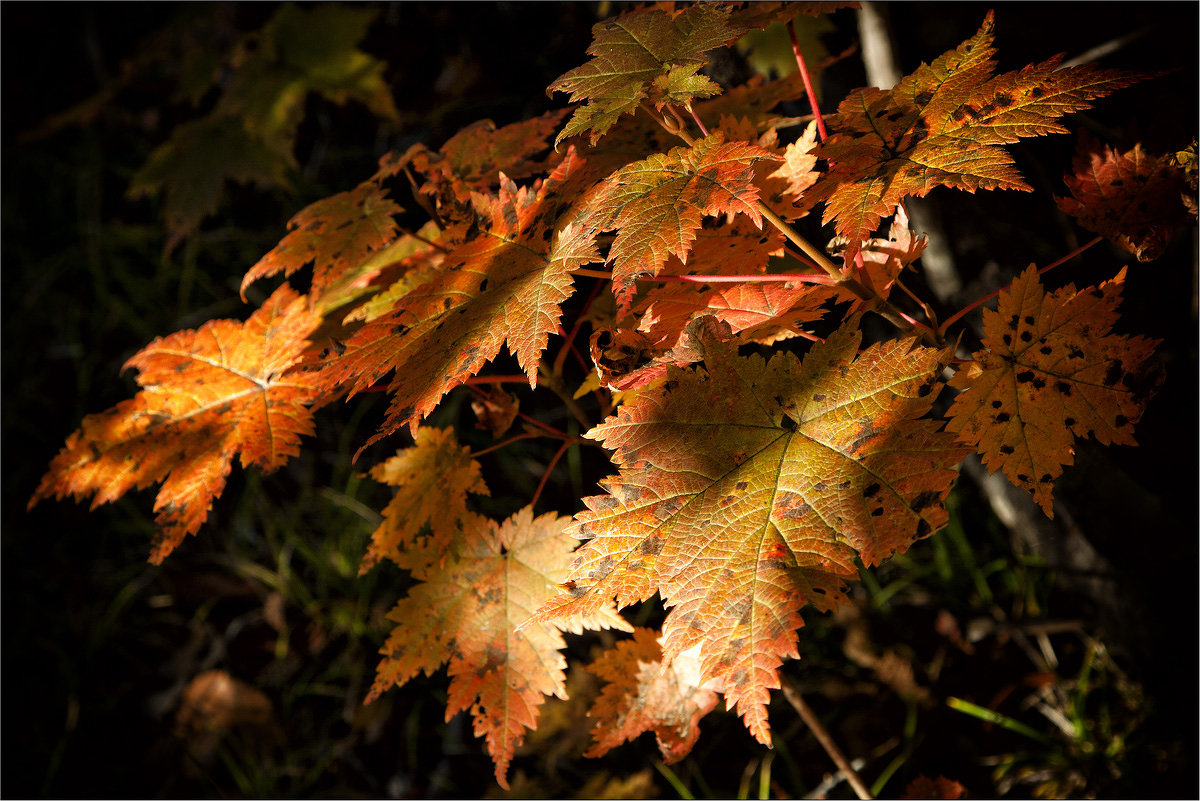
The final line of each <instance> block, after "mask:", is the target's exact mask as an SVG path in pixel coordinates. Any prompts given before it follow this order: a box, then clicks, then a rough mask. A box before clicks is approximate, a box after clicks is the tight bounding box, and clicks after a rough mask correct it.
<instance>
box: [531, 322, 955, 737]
mask: <svg viewBox="0 0 1200 801" xmlns="http://www.w3.org/2000/svg"><path fill="white" fill-rule="evenodd" d="M855 322H856V321H851V323H850V324H848V325H846V326H843V327H842V328H841V329H839V330H838V331H837V332H835V334H833V335H832V336H831V337H830V338H829V339H828V340H827V341H826V342H825V343H823V344H819V345H816V346H814V347H813V349H812V350H811V351H810V352H809V354H808V356H807V357H806V358H805V359H804V361H803V363H800V362H799V361H798V360H797V359H796V357H795V356H794V355H792V354H790V353H786V352H785V353H779V354H777V355H776V356H775V357H773V358H772V359H771V361H770V362H764V361H763V360H762V359H761V358H759V357H757V356H752V357H750V358H740V357H738V356H736V354H735V352H734V350H733V348H732V347H731V346H730V345H728V344H723V343H719V342H712V343H709V344H707V345H706V352H705V354H704V355H705V359H704V368H703V369H700V368H693V369H690V370H686V371H680V370H676V369H672V370H670V371H669V372H668V379H667V382H666V384H665V385H664V386H663V387H662V388H661V389H660V390H658V391H647V392H643V393H640V394H639V395H637V396H636V397H635V399H634V400H633V401H631V402H628V403H626V404H625V405H623V406H622V407H621V409H620V410H619V412H618V414H617V416H615V417H612V418H609V419H608V420H607V421H606V422H605V423H603V424H602V425H600V426H599V427H597V428H595V429H593V430H592V431H590V432H589V433H588V435H587V436H588V437H589V438H592V439H597V440H599V441H601V442H603V443H604V445H605V447H607V448H610V449H612V450H613V451H614V454H613V459H614V461H615V462H616V464H617V465H618V467H619V468H620V475H619V476H616V477H612V478H609V479H606V480H605V481H604V482H603V484H604V486H605V487H606V489H607V490H608V492H609V494H608V495H603V496H598V497H592V498H587V499H585V502H586V503H587V505H588V511H585V512H582V513H580V514H579V515H577V516H576V528H577V530H578V534H579V536H581V537H590V538H591V539H590V540H589V541H588V542H587V543H586V544H585V545H584V546H583V547H581V548H580V550H579V552H578V555H577V558H576V560H575V563H574V566H573V568H572V570H571V575H570V581H569V583H568V585H567V591H566V592H564V593H562V594H561V595H560V596H559V597H558V598H556V599H554V600H553V601H552V602H551V603H549V604H547V605H546V606H545V607H544V608H543V609H542V610H541V611H539V613H538V615H537V616H536V617H535V618H534V619H535V620H541V619H554V618H555V617H556V616H557V615H560V614H579V613H587V612H588V611H590V610H592V609H595V608H601V607H603V606H604V605H606V604H607V603H608V602H609V601H610V600H612V599H614V598H615V599H616V601H617V603H618V604H619V605H622V606H623V605H626V604H630V603H635V602H637V601H641V600H644V599H646V598H648V597H650V596H651V595H652V594H653V593H654V592H655V591H658V592H660V593H661V594H662V597H663V600H664V602H665V603H666V604H667V605H668V606H670V607H673V608H672V609H671V611H670V614H669V615H668V617H667V619H666V622H665V624H664V626H663V631H664V634H665V639H664V645H663V650H664V654H665V657H666V659H667V660H670V659H671V658H673V657H675V656H676V655H678V654H680V653H682V652H683V651H686V650H687V649H689V648H692V647H693V646H696V645H699V646H700V648H701V651H700V653H701V671H702V676H703V677H704V678H705V680H708V679H716V680H719V681H721V682H723V683H724V692H725V694H726V702H727V703H728V704H729V705H731V706H733V705H735V704H736V706H737V709H738V711H739V713H741V714H742V716H743V717H744V719H745V721H746V724H747V726H748V727H749V728H750V730H751V732H753V733H754V735H755V736H756V737H757V738H758V739H759V740H760V741H762V742H764V743H769V742H770V735H769V732H768V726H767V719H766V705H767V702H768V700H769V690H770V689H772V688H777V687H778V686H779V680H778V675H777V672H776V670H777V668H778V666H779V665H780V663H781V660H782V659H784V658H788V657H792V658H795V657H796V656H797V655H798V654H797V651H796V630H797V629H798V628H799V627H800V626H801V625H802V624H803V621H802V619H801V617H800V614H799V613H800V609H801V608H802V607H803V606H805V605H806V604H813V605H815V606H816V607H817V608H818V609H822V610H828V609H830V608H832V607H833V606H834V605H835V604H836V603H838V602H839V599H840V598H841V597H842V594H843V592H844V585H843V581H844V580H845V579H846V578H848V577H851V576H854V575H856V574H857V567H856V565H855V560H856V558H861V560H862V561H863V562H864V563H865V564H868V565H873V564H878V563H879V562H881V561H882V560H884V559H886V558H888V557H889V556H891V555H892V554H894V553H896V552H898V551H903V550H904V549H906V548H908V546H909V545H910V544H911V543H912V542H913V541H914V540H915V539H917V538H919V537H923V536H927V535H929V534H931V533H932V532H933V531H934V530H936V529H937V528H938V527H939V526H941V525H942V524H943V523H944V522H945V521H946V518H947V514H946V511H945V509H944V508H943V506H942V501H943V499H944V498H945V496H946V494H947V493H948V492H949V491H950V487H951V485H952V484H953V481H954V478H955V473H954V471H953V470H951V469H950V467H951V466H952V465H954V464H955V463H957V462H958V461H959V459H961V458H962V456H963V455H965V454H966V453H967V452H968V450H967V449H966V448H962V447H960V446H957V445H955V444H954V442H953V439H954V438H953V437H952V436H950V435H948V434H943V433H940V432H939V431H938V430H937V426H936V425H935V424H934V423H931V422H928V421H922V420H917V419H916V418H918V417H920V416H921V415H922V414H924V412H925V411H927V410H928V408H929V406H930V404H931V403H932V400H933V398H934V396H935V395H936V391H935V389H936V388H937V387H938V383H937V380H936V378H937V375H938V373H939V372H940V369H941V363H942V359H944V357H945V354H944V353H942V352H940V351H935V350H931V349H925V348H920V347H917V346H916V345H915V341H914V340H897V341H893V342H889V343H883V344H878V345H873V346H871V347H870V348H868V349H866V350H865V351H864V352H862V353H861V354H858V355H857V356H856V353H857V348H858V343H859V340H860V338H861V335H860V334H859V333H858V332H857V331H856V330H855V329H854V324H855Z"/></svg>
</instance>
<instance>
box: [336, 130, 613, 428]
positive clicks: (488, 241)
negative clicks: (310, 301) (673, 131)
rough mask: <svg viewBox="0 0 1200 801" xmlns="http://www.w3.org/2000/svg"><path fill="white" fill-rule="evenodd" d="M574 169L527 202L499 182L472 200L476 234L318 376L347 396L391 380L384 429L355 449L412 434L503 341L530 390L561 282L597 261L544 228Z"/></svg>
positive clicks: (568, 164) (576, 242)
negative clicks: (402, 429) (476, 207)
mask: <svg viewBox="0 0 1200 801" xmlns="http://www.w3.org/2000/svg"><path fill="white" fill-rule="evenodd" d="M580 161H581V160H580V159H579V158H578V157H577V156H575V155H574V152H573V151H571V152H569V153H568V157H567V158H565V159H564V160H563V162H562V163H561V164H560V165H559V166H558V167H557V168H555V171H554V173H552V174H551V176H550V177H549V178H548V179H547V180H546V181H545V182H544V183H543V184H542V185H541V187H540V188H539V189H538V191H537V192H536V193H534V192H532V191H530V190H529V188H528V187H522V188H520V189H518V188H517V187H516V185H515V184H513V183H512V182H511V181H508V180H507V179H506V178H503V176H502V180H501V189H500V193H499V195H498V196H496V197H490V198H489V197H483V196H477V201H478V202H479V203H480V205H481V206H482V207H483V208H484V209H485V210H486V211H487V213H488V219H487V220H486V226H487V227H486V230H483V231H481V232H480V234H479V236H477V237H476V238H474V239H471V240H469V241H467V242H465V243H463V244H461V245H459V246H458V247H456V248H454V249H453V250H451V251H450V252H449V253H447V254H446V255H445V257H444V260H443V263H442V267H441V269H440V271H439V273H438V274H437V275H436V277H434V278H433V279H432V280H430V281H429V282H428V283H426V284H424V285H422V286H421V287H420V288H418V289H416V290H414V291H411V292H409V293H408V294H406V295H404V296H403V297H401V298H400V299H399V300H398V301H397V302H396V305H395V307H394V309H393V311H392V312H391V313H390V314H386V315H381V316H379V317H377V318H375V319H373V320H372V321H371V322H369V323H367V324H366V325H365V326H363V327H362V328H361V329H360V330H359V331H358V332H357V333H355V335H354V336H353V337H351V338H350V340H349V341H348V342H347V343H346V346H345V350H344V352H342V353H341V354H340V355H338V356H337V357H335V358H333V359H332V360H331V361H330V362H329V363H328V364H327V365H326V367H325V368H324V369H323V370H322V382H323V385H324V386H327V387H330V388H331V389H332V388H343V389H347V390H348V391H349V392H351V393H352V394H353V393H354V392H359V391H361V390H363V389H365V388H366V387H368V386H370V385H371V384H372V383H374V382H375V381H377V380H378V379H379V378H381V377H382V376H384V375H386V374H387V373H388V372H389V371H392V370H395V371H396V376H395V378H394V379H393V381H392V383H391V385H390V387H389V390H390V391H391V392H393V393H394V396H393V398H392V402H391V405H390V407H389V409H388V418H387V421H386V422H385V423H384V426H383V428H382V429H381V430H380V431H379V432H378V433H376V434H375V435H374V436H373V437H372V438H371V439H370V440H369V441H368V442H367V444H366V445H364V446H363V447H364V448H365V447H367V446H369V445H370V444H372V443H374V442H377V441H378V440H380V439H382V438H383V437H385V436H387V435H389V434H390V433H391V432H393V431H394V430H395V429H396V428H398V427H399V426H401V425H404V424H406V423H407V424H409V425H410V426H412V427H413V428H414V430H415V427H416V424H417V421H418V420H419V419H420V418H422V417H424V416H425V415H426V414H428V413H429V412H430V411H431V410H432V409H433V408H434V406H436V405H437V403H438V401H439V400H440V399H441V397H442V396H443V395H445V394H446V393H447V392H449V391H450V390H451V389H453V388H454V387H456V386H459V385H460V384H462V383H463V382H465V381H466V379H467V378H468V377H470V376H471V375H473V374H475V373H476V372H478V371H479V369H480V368H481V367H482V366H483V365H484V364H486V363H487V362H488V361H489V360H491V359H493V358H494V357H495V356H496V354H497V353H499V351H500V346H501V345H502V344H504V343H506V342H507V344H508V347H509V349H510V350H511V351H512V352H513V353H514V354H515V355H516V357H517V361H518V362H519V363H520V365H521V368H522V369H523V370H524V371H525V374H526V375H527V376H528V377H529V383H530V385H531V386H534V385H536V381H537V370H538V358H539V355H540V354H541V351H542V349H543V348H544V347H545V345H546V342H547V340H548V338H549V334H550V333H551V332H552V331H555V330H556V329H557V327H558V319H559V316H560V314H561V311H560V308H559V306H560V304H561V303H562V302H563V301H564V300H566V299H567V298H568V297H569V296H570V294H571V292H572V291H573V290H574V287H573V286H572V285H571V278H570V277H571V273H572V272H573V271H574V270H576V269H578V268H579V267H581V266H583V265H584V264H588V263H590V262H593V261H597V260H598V259H599V256H598V255H597V253H596V248H595V243H594V241H593V236H592V235H591V233H590V232H589V231H588V230H587V229H586V228H584V227H583V226H580V225H578V224H576V223H567V224H565V225H562V226H561V227H558V228H557V229H556V228H555V225H554V223H555V213H556V212H557V211H558V210H559V205H560V204H561V202H562V201H563V198H564V197H571V196H572V195H571V187H572V186H574V183H573V181H572V177H571V173H572V170H573V169H575V168H576V167H577V166H578V164H579V162H580Z"/></svg>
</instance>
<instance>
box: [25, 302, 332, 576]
mask: <svg viewBox="0 0 1200 801" xmlns="http://www.w3.org/2000/svg"><path fill="white" fill-rule="evenodd" d="M307 305H308V304H307V300H306V299H305V298H304V297H303V296H301V295H298V294H297V293H296V292H295V291H293V290H292V289H291V288H290V287H288V286H287V285H286V284H285V285H284V286H281V287H280V288H279V289H278V290H276V292H275V294H273V295H272V296H271V297H270V298H269V299H268V300H267V302H266V303H264V304H263V305H262V307H261V308H259V309H258V310H257V311H255V312H254V314H252V315H251V316H250V319H248V320H246V322H244V323H242V322H239V321H237V320H211V321H209V322H207V323H205V324H204V325H203V326H202V327H201V328H199V329H197V330H195V331H191V330H189V331H178V332H176V333H174V334H171V335H170V336H167V337H161V338H159V339H156V340H154V341H153V342H151V343H150V344H149V345H147V346H146V347H145V348H143V349H142V350H141V351H139V352H138V353H137V354H135V355H134V356H133V358H131V359H130V360H129V361H128V362H126V363H125V367H126V368H129V367H134V368H137V369H138V370H139V371H140V372H139V374H138V377H137V381H138V384H140V385H141V387H142V389H141V391H140V392H138V394H137V396H135V397H134V398H132V399H130V400H127V401H123V402H121V403H119V404H117V405H116V406H115V407H113V408H112V409H109V410H108V411H106V412H101V413H100V414H92V415H88V416H87V417H85V418H84V419H83V423H82V424H81V426H80V428H79V430H78V431H76V432H75V433H74V434H72V435H71V436H70V437H68V438H67V443H66V445H65V446H64V447H63V449H62V451H61V452H60V453H59V454H58V456H56V457H55V458H54V460H53V461H52V462H51V463H50V468H49V470H48V471H47V472H46V475H45V476H44V477H43V478H42V482H41V484H40V485H38V488H37V492H35V493H34V495H33V497H32V498H31V499H30V501H29V506H30V507H31V508H32V507H33V506H34V505H35V504H36V503H37V502H38V501H40V500H41V499H42V498H47V497H50V496H51V495H53V496H55V497H57V498H63V497H66V496H67V495H71V496H74V497H75V498H76V499H81V498H83V497H84V496H86V495H93V496H94V497H93V499H92V508H93V509H94V508H96V507H97V506H99V505H100V504H102V503H108V502H109V501H114V500H116V499H117V498H119V497H121V496H122V495H124V494H125V493H126V492H128V491H129V490H132V489H141V488H143V487H146V486H149V485H150V484H154V483H161V484H162V487H161V488H160V489H159V491H158V496H157V498H156V499H155V502H154V510H155V511H156V512H158V516H157V517H156V518H155V520H156V522H157V523H158V526H159V532H158V535H157V537H156V538H155V541H154V545H153V547H152V549H151V552H150V561H151V562H153V563H155V564H159V563H161V562H162V560H163V559H165V558H166V557H167V555H168V554H170V552H171V551H172V550H173V549H174V548H175V546H177V545H178V544H179V543H180V542H182V541H183V538H184V537H185V536H187V535H188V534H194V533H195V532H196V531H198V530H199V529H200V526H201V524H202V523H203V522H204V519H205V518H206V517H207V516H208V511H209V509H210V508H211V506H212V501H213V499H214V498H216V497H217V496H218V495H220V494H221V491H222V490H223V489H224V488H225V479H226V477H227V476H228V475H229V470H230V468H231V466H232V464H233V459H234V456H239V457H240V459H241V463H242V466H243V467H250V466H251V465H253V466H255V467H258V468H260V469H262V470H264V471H268V472H269V471H271V470H274V469H276V468H278V467H280V466H281V465H282V464H283V463H284V462H286V461H287V460H288V459H289V458H291V457H292V456H295V455H296V454H297V453H298V452H299V440H300V436H301V435H305V434H311V433H312V431H313V427H312V410H311V408H310V407H311V405H312V404H313V403H314V402H315V401H316V400H317V398H318V395H319V392H318V390H317V388H316V381H315V380H314V377H313V375H312V374H311V373H307V372H302V371H299V370H298V369H297V368H298V366H299V363H300V361H301V357H302V354H303V353H304V351H305V350H306V348H307V346H308V341H307V339H308V337H309V335H310V334H312V332H313V331H314V330H315V329H316V327H317V326H318V325H319V324H320V321H321V320H320V318H319V317H317V316H316V315H315V314H313V313H311V312H309V311H308V308H307Z"/></svg>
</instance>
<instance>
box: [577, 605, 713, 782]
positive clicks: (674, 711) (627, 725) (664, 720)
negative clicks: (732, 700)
mask: <svg viewBox="0 0 1200 801" xmlns="http://www.w3.org/2000/svg"><path fill="white" fill-rule="evenodd" d="M689 657H691V658H689ZM587 670H588V672H589V673H592V674H594V675H596V676H597V677H599V678H600V679H602V680H604V681H605V682H606V684H605V687H604V689H603V690H601V692H600V695H599V697H598V698H596V701H595V703H593V704H592V708H591V709H589V710H588V717H590V718H596V725H595V726H593V727H592V740H593V743H592V746H591V747H590V748H589V749H588V750H587V751H585V752H584V756H587V757H599V756H604V755H605V754H607V753H608V752H609V751H611V750H612V749H613V748H615V747H616V746H618V745H620V744H621V743H623V742H626V741H631V740H633V739H634V738H635V737H637V736H638V735H640V734H642V733H643V732H648V731H652V732H654V736H655V737H656V738H657V740H658V749H659V751H661V752H662V755H663V761H664V762H666V763H667V764H671V763H673V762H678V761H679V760H681V759H683V758H684V757H685V756H687V755H688V753H689V752H690V751H691V750H692V746H694V745H695V744H696V739H697V738H698V737H699V736H700V726H699V723H700V718H702V717H704V716H705V715H707V714H708V713H709V712H711V711H712V710H713V709H714V708H715V707H716V705H717V700H718V698H717V693H716V692H714V691H713V689H712V688H711V687H709V686H707V684H706V683H705V682H704V681H703V680H702V679H701V677H700V663H699V660H698V659H696V658H695V655H691V654H681V655H679V656H677V657H675V659H674V660H673V661H672V662H671V664H670V665H669V666H664V665H663V664H662V646H661V645H660V643H659V633H658V632H657V631H653V630H651V629H644V628H635V629H634V630H633V639H632V640H622V641H621V642H619V643H617V644H616V646H615V647H613V648H610V649H609V650H607V651H605V652H604V653H603V654H602V655H601V656H600V657H598V658H597V659H596V660H595V661H594V662H592V664H590V665H588V668H587ZM712 683H713V682H709V683H708V684H712ZM702 685H704V686H702Z"/></svg>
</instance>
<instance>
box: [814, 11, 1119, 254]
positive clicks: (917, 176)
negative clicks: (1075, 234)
mask: <svg viewBox="0 0 1200 801" xmlns="http://www.w3.org/2000/svg"><path fill="white" fill-rule="evenodd" d="M992 28H993V19H992V14H991V12H988V15H987V17H986V18H985V19H984V22H983V25H982V26H981V27H980V29H979V32H978V33H977V34H976V35H975V36H974V37H972V38H971V39H968V40H967V41H966V42H963V44H961V45H959V47H958V49H956V50H952V51H950V52H948V53H945V54H943V55H942V56H940V57H939V58H937V59H936V60H934V61H933V63H932V64H928V65H922V66H920V67H918V68H917V70H916V71H915V72H914V73H912V74H911V75H909V76H907V77H905V78H904V79H903V80H902V81H900V83H899V84H897V85H896V87H895V88H894V89H891V90H889V91H884V90H881V89H859V90H856V91H854V92H851V93H850V94H849V95H848V96H847V97H846V99H845V100H843V101H842V103H841V104H840V105H839V106H838V111H837V113H836V114H832V115H829V117H828V118H827V120H826V121H827V123H828V124H829V126H830V127H831V128H833V129H835V130H836V131H837V133H835V134H833V135H832V136H830V137H829V138H828V139H827V140H826V141H825V143H824V144H823V145H822V146H821V149H820V151H819V155H820V156H821V157H822V158H823V159H825V160H826V161H828V162H829V171H828V173H827V174H826V175H825V177H824V178H823V179H822V180H820V181H819V182H818V183H817V184H816V185H815V186H814V187H813V188H812V189H811V190H810V191H809V198H810V199H811V200H812V201H816V200H824V201H825V214H824V222H826V223H828V222H830V221H836V228H837V232H838V233H839V234H841V235H843V236H845V237H847V239H848V240H849V242H848V245H847V252H846V259H847V262H850V261H853V258H854V254H855V253H856V252H857V251H858V248H859V242H861V241H862V240H864V239H866V238H868V236H869V235H870V233H871V232H872V231H874V230H875V228H876V227H877V226H878V225H879V221H880V219H881V218H882V216H883V215H885V214H887V213H888V212H890V210H891V209H892V208H893V207H894V206H895V205H896V204H897V203H899V202H900V200H901V199H902V198H904V197H906V196H909V195H911V196H915V197H923V196H924V195H926V194H928V193H929V192H930V191H931V190H932V189H933V188H934V187H936V186H949V187H952V188H956V189H964V190H966V191H968V192H974V191H975V190H977V189H1017V190H1022V191H1031V189H1030V187H1029V185H1028V184H1026V183H1025V181H1024V180H1023V179H1022V178H1021V176H1020V174H1019V173H1018V172H1017V171H1016V169H1015V168H1014V167H1013V160H1012V157H1011V156H1010V155H1009V154H1008V152H1007V151H1006V150H1004V148H1003V147H1001V145H1005V144H1011V143H1013V142H1016V141H1018V140H1019V139H1020V138H1023V137H1030V136H1041V135H1044V134H1052V133H1066V129H1065V128H1064V127H1063V126H1062V125H1061V124H1060V123H1059V122H1058V121H1057V118H1058V117H1061V116H1063V115H1065V114H1069V113H1072V112H1075V111H1079V110H1081V109H1085V108H1089V107H1090V105H1091V103H1090V101H1092V100H1095V99H1096V98H1099V97H1103V96H1105V95H1107V94H1110V93H1111V92H1113V91H1115V90H1117V89H1120V88H1122V87H1125V86H1128V85H1130V84H1132V83H1134V82H1135V81H1137V80H1139V79H1140V76H1134V75H1127V74H1124V73H1121V72H1118V71H1116V70H1102V69H1098V68H1096V67H1094V66H1091V65H1085V66H1079V67H1061V66H1060V65H1061V62H1062V56H1054V57H1052V58H1050V59H1048V60H1047V61H1044V62H1042V63H1041V64H1036V65H1031V66H1028V67H1025V68H1024V69H1021V70H1018V71H1014V72H1007V73H1004V74H1002V75H997V76H995V77H992V71H993V69H994V68H995V61H994V60H993V59H992V58H991V57H992V56H993V55H994V54H995V50H994V49H993V48H992Z"/></svg>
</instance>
